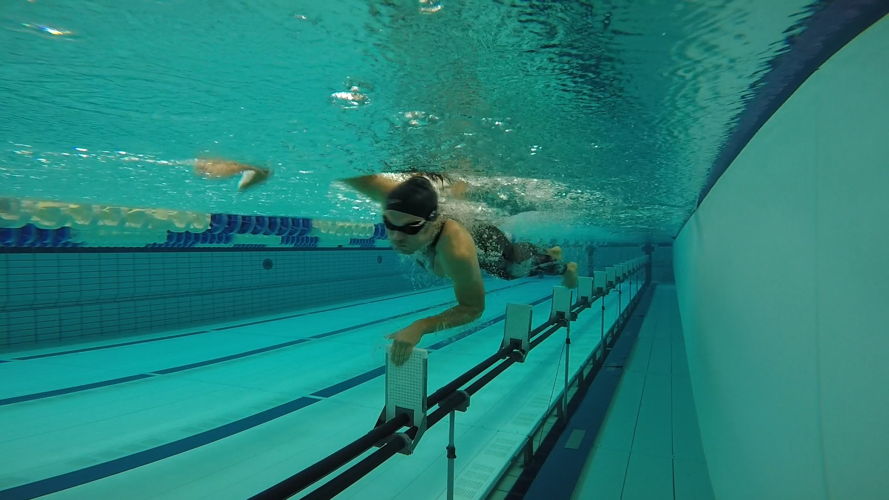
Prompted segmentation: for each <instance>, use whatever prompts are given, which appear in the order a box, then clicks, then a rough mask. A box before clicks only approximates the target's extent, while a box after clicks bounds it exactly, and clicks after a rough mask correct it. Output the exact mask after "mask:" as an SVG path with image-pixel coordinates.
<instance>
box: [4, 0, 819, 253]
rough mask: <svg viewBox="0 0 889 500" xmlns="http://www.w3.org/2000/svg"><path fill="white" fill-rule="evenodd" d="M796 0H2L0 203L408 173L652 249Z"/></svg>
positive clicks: (247, 200)
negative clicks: (216, 174) (241, 170)
mask: <svg viewBox="0 0 889 500" xmlns="http://www.w3.org/2000/svg"><path fill="white" fill-rule="evenodd" d="M808 4H809V2H806V1H782V2H771V1H765V0H760V1H758V2H743V3H739V2H730V1H728V0H720V1H709V2H695V3H689V2H681V3H678V2H677V3H655V2H646V3H643V4H635V5H629V4H626V3H625V2H596V3H590V2H580V1H577V2H559V3H555V2H553V3H540V2H519V1H515V2H510V1H497V2H471V1H469V0H464V1H446V2H445V1H442V2H431V1H426V2H424V1H415V0H410V1H408V0H404V1H397V2H373V3H370V4H368V3H367V2H363V1H357V0H356V1H343V2H314V1H312V2H309V1H303V2H285V1H269V2H262V3H261V5H258V6H257V5H252V4H251V3H250V2H246V1H235V0H222V1H214V2H210V1H201V2H199V1H182V0H179V1H175V0H166V1H152V2H147V1H134V2H126V3H120V2H108V1H102V2H100V1H78V2H62V1H43V0H41V1H37V2H30V1H24V0H21V1H16V2H5V3H4V5H3V6H2V7H0V46H2V47H3V48H4V50H3V51H2V53H0V176H2V181H3V182H2V183H0V186H2V187H0V195H2V196H13V197H29V198H38V199H49V200H59V201H76V202H92V203H105V204H117V205H125V206H137V207H156V208H170V209H178V210H195V211H200V212H229V213H247V214H271V215H288V216H303V217H334V218H340V219H343V218H348V219H356V220H371V219H375V218H376V217H377V213H376V207H374V206H372V205H371V204H369V203H368V202H367V201H366V200H362V199H360V198H359V197H357V196H356V195H355V194H353V193H351V192H348V191H346V190H344V189H342V188H341V187H339V186H338V185H335V184H332V181H334V180H335V179H338V178H342V177H346V176H350V175H355V174H360V173H371V172H381V171H403V170H408V169H412V168H422V169H428V170H436V171H443V172H447V173H450V174H452V175H455V176H458V177H464V178H467V179H469V180H470V181H471V182H472V183H473V184H475V185H480V186H482V189H481V193H482V196H483V200H484V201H485V205H486V206H485V210H484V211H483V215H484V216H485V217H487V218H491V219H496V220H504V219H506V220H507V221H508V220H509V219H510V218H513V217H516V216H517V215H518V214H521V215H518V219H517V221H518V222H516V223H514V224H513V226H515V227H516V228H518V229H519V231H521V228H522V227H527V226H528V224H524V222H529V221H530V222H531V223H532V224H538V223H540V222H544V221H546V222H548V224H547V225H548V226H551V227H548V228H535V229H534V231H535V232H536V233H539V232H541V231H544V232H548V234H546V235H543V236H554V237H555V236H567V237H575V238H584V237H587V238H591V239H594V240H640V239H655V240H666V239H669V238H670V237H671V236H673V235H675V234H676V232H677V231H678V229H679V227H680V226H681V224H682V223H683V222H684V221H685V219H686V218H687V217H688V215H689V214H690V213H691V211H692V210H693V209H694V207H695V206H696V203H697V201H698V200H697V199H696V197H697V193H698V192H699V191H700V188H701V185H702V184H703V182H704V181H705V179H706V175H707V172H708V169H709V168H710V164H711V162H712V161H713V159H714V158H715V156H716V154H717V153H718V151H719V148H720V147H721V145H722V141H724V139H725V138H726V136H727V134H728V133H729V132H730V130H731V127H732V124H733V120H734V118H735V116H736V114H737V113H738V112H739V111H740V110H741V109H742V108H743V106H744V103H745V99H746V98H747V97H748V96H749V95H750V92H751V90H752V88H751V86H752V85H753V84H754V82H756V81H757V79H758V78H759V76H760V75H761V74H762V73H763V71H765V70H766V69H767V62H768V61H769V60H770V59H771V58H772V57H774V56H775V55H776V54H778V53H780V52H781V50H782V49H783V47H784V42H783V40H784V39H785V37H787V36H789V35H792V34H793V32H794V29H795V28H794V26H795V25H796V24H797V23H798V22H800V21H802V20H803V19H805V17H806V16H808V15H809V10H808V9H807V5H808ZM353 88H354V89H355V90H354V92H356V93H358V94H361V96H360V100H350V99H345V98H342V97H338V96H343V95H344V94H338V93H345V92H350V91H352V89H353ZM199 155H211V156H222V157H226V158H231V159H236V160H240V161H244V162H251V163H254V164H257V165H262V166H266V167H270V168H273V169H274V170H275V175H274V176H273V178H272V179H271V180H270V181H269V182H268V183H267V184H265V185H263V186H261V187H259V188H257V189H255V190H253V191H249V192H246V193H243V194H239V193H237V192H236V190H235V189H234V186H233V184H232V183H231V182H224V181H215V182H211V181H207V180H205V179H201V178H197V177H195V176H194V175H193V174H192V172H191V168H190V167H189V166H188V164H187V162H188V160H189V159H191V158H194V157H195V156H199ZM553 221H555V224H553V223H552V222H553Z"/></svg>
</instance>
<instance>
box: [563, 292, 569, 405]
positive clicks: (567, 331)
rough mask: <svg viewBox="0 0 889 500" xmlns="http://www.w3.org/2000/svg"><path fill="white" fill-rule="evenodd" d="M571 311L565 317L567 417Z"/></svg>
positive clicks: (564, 392)
mask: <svg viewBox="0 0 889 500" xmlns="http://www.w3.org/2000/svg"><path fill="white" fill-rule="evenodd" d="M570 314H571V311H570V310H569V311H568V316H567V317H566V318H565V322H566V323H567V324H566V327H565V328H566V332H565V390H564V391H562V415H564V416H565V418H566V419H567V418H568V365H569V361H570V359H571V316H570Z"/></svg>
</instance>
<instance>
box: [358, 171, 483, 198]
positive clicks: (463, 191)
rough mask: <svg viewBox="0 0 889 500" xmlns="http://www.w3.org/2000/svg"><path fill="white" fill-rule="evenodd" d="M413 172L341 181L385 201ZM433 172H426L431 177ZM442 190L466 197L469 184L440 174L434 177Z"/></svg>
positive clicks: (449, 193) (365, 176)
mask: <svg viewBox="0 0 889 500" xmlns="http://www.w3.org/2000/svg"><path fill="white" fill-rule="evenodd" d="M411 175H412V174H374V175H362V176H360V177H350V178H348V179H342V180H341V182H343V183H344V184H346V185H347V186H349V187H351V188H352V189H354V190H356V191H358V192H359V193H362V194H364V195H365V196H367V197H369V198H370V199H372V200H374V201H378V202H380V203H383V202H385V201H386V197H387V196H388V195H389V193H390V192H391V191H392V190H393V189H395V187H396V186H398V184H400V183H401V182H402V181H404V180H406V179H408V178H409V177H410V176H411ZM430 175H431V174H424V176H426V177H429V176H430ZM433 178H434V179H435V183H436V185H437V186H438V189H439V190H440V192H443V193H446V194H447V195H449V196H453V197H455V198H466V197H467V191H468V190H469V184H468V183H466V182H465V181H454V180H450V179H448V180H445V179H447V178H445V177H442V176H439V177H433Z"/></svg>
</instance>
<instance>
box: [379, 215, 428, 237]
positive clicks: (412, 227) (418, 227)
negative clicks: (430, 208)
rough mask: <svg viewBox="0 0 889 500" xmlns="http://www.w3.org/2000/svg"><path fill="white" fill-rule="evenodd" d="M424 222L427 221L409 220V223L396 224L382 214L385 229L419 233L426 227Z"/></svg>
mask: <svg viewBox="0 0 889 500" xmlns="http://www.w3.org/2000/svg"><path fill="white" fill-rule="evenodd" d="M426 222H427V221H425V220H420V221H417V222H411V223H410V224H405V225H403V226H396V225H395V224H393V223H392V222H391V221H390V220H389V219H387V218H386V216H385V215H384V216H383V224H385V225H386V229H389V230H392V231H400V232H402V233H404V234H417V233H419V232H420V231H422V230H423V228H424V227H426Z"/></svg>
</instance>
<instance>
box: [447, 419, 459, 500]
mask: <svg viewBox="0 0 889 500" xmlns="http://www.w3.org/2000/svg"><path fill="white" fill-rule="evenodd" d="M454 413H456V412H455V411H452V412H451V419H450V420H451V437H450V441H449V442H448V500H454V465H455V463H454V462H455V461H456V459H457V448H455V447H454V420H455V419H456V417H455V416H454Z"/></svg>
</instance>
